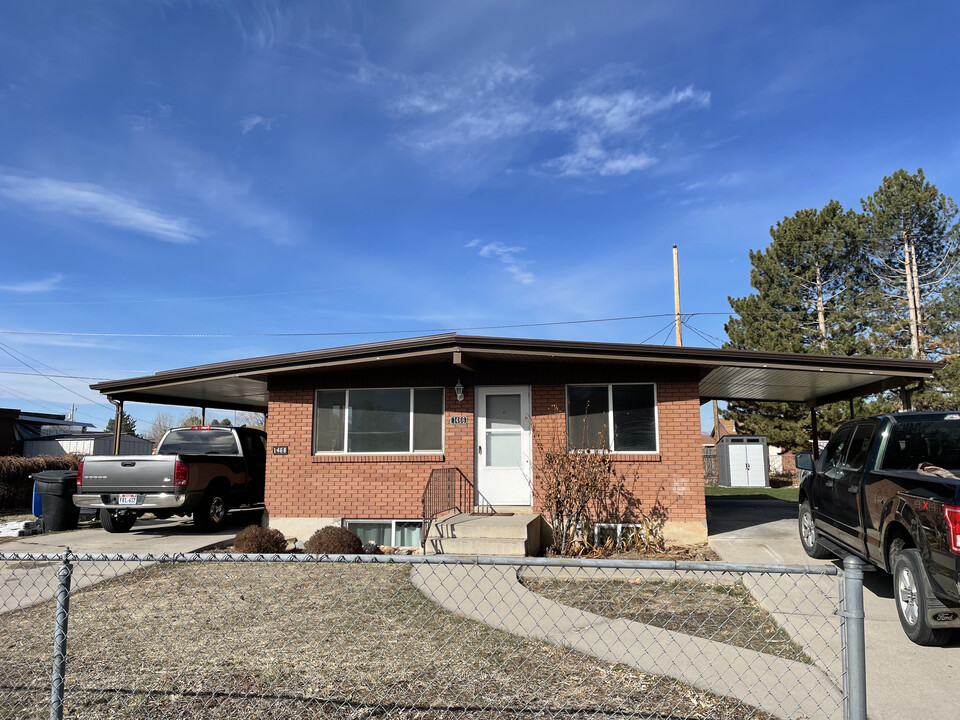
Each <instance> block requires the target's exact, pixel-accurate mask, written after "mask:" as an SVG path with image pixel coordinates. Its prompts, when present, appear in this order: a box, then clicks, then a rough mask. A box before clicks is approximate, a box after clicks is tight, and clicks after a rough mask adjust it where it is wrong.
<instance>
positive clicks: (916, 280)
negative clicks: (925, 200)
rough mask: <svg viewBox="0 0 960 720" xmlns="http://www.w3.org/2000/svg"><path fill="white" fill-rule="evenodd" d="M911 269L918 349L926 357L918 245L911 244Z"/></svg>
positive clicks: (921, 355)
mask: <svg viewBox="0 0 960 720" xmlns="http://www.w3.org/2000/svg"><path fill="white" fill-rule="evenodd" d="M910 269H911V272H912V274H913V297H914V300H913V306H914V308H916V311H917V347H919V348H920V355H918V356H917V357H921V358H922V357H924V356H925V355H926V352H925V351H926V348H925V347H924V343H923V303H922V301H921V297H920V272H919V271H918V270H917V244H916V243H911V244H910Z"/></svg>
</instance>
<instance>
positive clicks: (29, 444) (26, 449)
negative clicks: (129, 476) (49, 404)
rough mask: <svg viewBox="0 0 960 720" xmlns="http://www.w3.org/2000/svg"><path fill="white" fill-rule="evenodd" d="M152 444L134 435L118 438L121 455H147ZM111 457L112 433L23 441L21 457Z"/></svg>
mask: <svg viewBox="0 0 960 720" xmlns="http://www.w3.org/2000/svg"><path fill="white" fill-rule="evenodd" d="M151 452H153V442H151V441H150V440H144V439H143V438H140V437H137V436H136V435H121V436H120V454H121V455H149V454H150V453H151ZM69 454H76V455H112V454H113V433H106V432H102V433H81V434H79V435H54V436H52V437H42V438H37V439H35V440H24V442H23V456H24V457H35V456H37V455H69Z"/></svg>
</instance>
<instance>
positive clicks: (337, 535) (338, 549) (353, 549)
mask: <svg viewBox="0 0 960 720" xmlns="http://www.w3.org/2000/svg"><path fill="white" fill-rule="evenodd" d="M303 549H304V550H306V551H307V552H308V553H311V554H314V555H356V554H359V553H362V552H363V543H362V542H360V538H358V537H357V534H356V533H354V532H351V531H350V530H347V529H346V528H342V527H336V526H335V525H328V526H327V527H322V528H320V529H319V530H317V531H316V532H315V533H314V534H313V535H311V536H310V539H309V540H307V542H306V543H304V545H303Z"/></svg>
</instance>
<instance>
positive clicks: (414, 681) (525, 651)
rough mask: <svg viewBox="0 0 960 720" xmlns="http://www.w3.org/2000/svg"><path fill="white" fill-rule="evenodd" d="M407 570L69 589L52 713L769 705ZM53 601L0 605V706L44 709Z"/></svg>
mask: <svg viewBox="0 0 960 720" xmlns="http://www.w3.org/2000/svg"><path fill="white" fill-rule="evenodd" d="M102 567H103V569H105V566H102ZM408 572H409V571H408V568H407V567H405V566H403V565H361V564H345V563H325V564H313V563H310V564H292V563H287V564H280V563H270V564H266V563H264V564H249V563H244V564H240V563H230V562H224V563H205V564H202V565H201V564H189V565H162V566H161V565H153V566H151V567H147V568H138V569H135V570H134V571H133V573H131V574H129V575H125V576H123V577H120V578H114V579H112V580H108V581H106V582H104V583H102V584H100V585H98V586H95V587H93V588H89V589H86V590H84V591H81V592H78V593H76V594H75V595H74V596H73V597H72V599H71V612H70V639H69V655H68V669H67V689H66V696H65V707H66V709H67V712H66V715H65V717H67V718H84V719H85V718H143V717H151V718H156V717H176V718H230V719H231V720H233V719H234V718H244V717H271V718H302V717H320V718H327V717H329V718H366V717H372V716H377V717H386V718H395V717H396V718H399V717H403V718H446V717H457V718H494V717H504V716H506V717H510V716H522V717H524V718H527V717H529V718H556V717H563V716H565V715H576V716H578V717H585V718H614V717H616V718H625V717H628V718H629V717H637V718H700V719H706V718H718V719H729V720H745V719H747V718H757V719H760V718H768V717H769V716H768V715H766V714H764V713H761V712H759V711H757V710H755V709H753V708H749V707H745V706H742V705H741V704H740V703H739V702H737V701H735V700H730V699H726V698H717V697H715V696H712V695H710V694H709V693H705V692H701V691H698V690H693V689H692V688H690V687H689V686H686V685H684V684H682V683H679V682H677V681H675V680H673V679H671V678H666V677H662V676H655V675H648V674H644V673H641V672H638V671H636V670H633V669H630V668H627V667H623V666H618V665H609V664H606V663H603V662H600V661H598V660H596V659H594V658H591V657H588V656H584V655H582V654H580V653H577V652H575V651H572V650H568V649H564V648H560V647H555V646H552V645H547V644H543V643H539V642H537V641H533V640H529V639H524V638H518V637H515V636H512V635H508V634H505V633H502V632H499V631H495V630H492V629H491V628H489V627H487V626H485V625H483V624H480V623H476V622H473V621H470V620H466V619H464V618H461V617H459V616H457V615H454V614H452V613H448V612H446V611H444V610H442V609H440V608H439V607H438V606H436V605H434V604H433V603H431V602H430V601H428V600H427V599H426V598H424V597H423V596H422V595H420V594H419V593H418V592H416V591H415V590H414V589H413V588H412V587H411V586H410V584H409V581H408ZM52 616H53V608H52V606H51V604H50V603H47V604H45V605H41V606H37V607H33V608H29V609H25V610H22V611H17V612H13V613H7V614H5V615H0V651H2V653H3V656H4V661H3V663H2V665H0V717H3V718H6V717H10V718H32V717H37V718H40V717H46V716H48V714H49V711H48V710H46V709H45V707H46V705H45V703H46V702H47V700H48V697H49V682H50V652H51V651H50V645H51V636H52Z"/></svg>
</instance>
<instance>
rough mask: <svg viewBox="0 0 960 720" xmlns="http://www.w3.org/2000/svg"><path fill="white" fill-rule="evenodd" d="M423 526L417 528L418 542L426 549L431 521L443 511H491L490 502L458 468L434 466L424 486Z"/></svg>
mask: <svg viewBox="0 0 960 720" xmlns="http://www.w3.org/2000/svg"><path fill="white" fill-rule="evenodd" d="M421 502H422V504H423V525H422V526H421V528H420V545H421V547H422V548H423V549H424V550H426V547H427V535H429V534H430V527H431V526H432V525H433V521H434V520H436V519H437V517H439V516H440V515H443V514H444V513H447V512H451V511H456V512H481V513H485V514H486V513H491V514H492V513H493V512H495V511H494V509H493V505H491V504H490V501H489V500H487V499H486V498H485V497H483V495H482V494H481V493H480V492H479V491H478V490H477V489H476V487H475V486H474V484H473V483H472V482H470V479H469V478H468V477H467V476H466V475H464V474H463V473H462V472H460V468H434V469H433V470H431V471H430V478H429V479H428V480H427V484H426V486H425V487H424V488H423V498H422V499H421Z"/></svg>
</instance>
